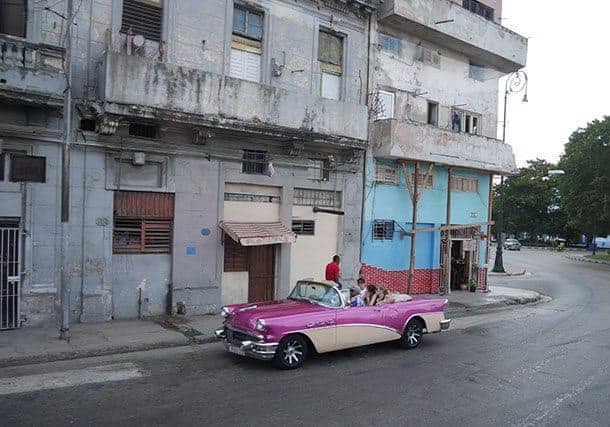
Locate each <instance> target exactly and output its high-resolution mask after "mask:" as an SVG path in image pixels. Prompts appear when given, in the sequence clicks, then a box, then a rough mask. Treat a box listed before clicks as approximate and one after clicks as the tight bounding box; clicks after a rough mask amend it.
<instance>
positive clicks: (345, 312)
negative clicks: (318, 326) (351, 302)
mask: <svg viewBox="0 0 610 427" xmlns="http://www.w3.org/2000/svg"><path fill="white" fill-rule="evenodd" d="M384 307H385V306H365V307H349V308H345V309H342V310H340V311H338V312H337V320H336V321H337V328H336V334H337V345H336V348H337V350H340V349H343V348H350V347H358V346H361V345H367V344H374V343H378V342H383V341H391V340H394V339H398V338H400V334H398V333H396V332H395V331H394V330H392V329H391V328H388V327H387V326H386V325H385V322H384V311H385V309H384Z"/></svg>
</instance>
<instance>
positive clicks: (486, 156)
mask: <svg viewBox="0 0 610 427" xmlns="http://www.w3.org/2000/svg"><path fill="white" fill-rule="evenodd" d="M371 133H372V136H371V138H372V139H371V141H372V144H373V147H374V153H373V154H374V155H375V157H380V158H386V159H408V160H420V161H425V162H434V163H437V164H444V165H449V166H455V167H463V168H467V169H478V170H484V171H489V172H494V173H497V174H512V173H516V171H517V166H516V164H515V156H514V155H513V149H512V147H511V146H510V145H508V144H503V143H502V141H499V140H497V139H494V138H487V137H484V136H480V135H470V134H466V133H458V132H452V131H450V130H446V129H441V128H439V127H436V126H430V125H426V124H419V123H414V122H406V121H398V120H379V121H377V122H375V123H373V125H372V129H371Z"/></svg>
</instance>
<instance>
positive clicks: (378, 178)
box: [375, 165, 398, 184]
mask: <svg viewBox="0 0 610 427" xmlns="http://www.w3.org/2000/svg"><path fill="white" fill-rule="evenodd" d="M375 182H379V183H382V184H398V175H397V173H396V168H395V167H392V166H386V165H375Z"/></svg>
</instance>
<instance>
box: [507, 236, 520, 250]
mask: <svg viewBox="0 0 610 427" xmlns="http://www.w3.org/2000/svg"><path fill="white" fill-rule="evenodd" d="M504 249H506V250H507V251H520V250H521V243H519V241H518V240H517V239H506V240H505V241H504Z"/></svg>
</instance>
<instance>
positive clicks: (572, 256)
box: [564, 252, 610, 265]
mask: <svg viewBox="0 0 610 427" xmlns="http://www.w3.org/2000/svg"><path fill="white" fill-rule="evenodd" d="M585 255H590V252H586V253H583V254H574V253H572V254H565V255H564V257H565V258H567V259H572V260H575V261H582V262H590V263H592V264H606V265H610V261H604V260H602V259H589V258H585Z"/></svg>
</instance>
